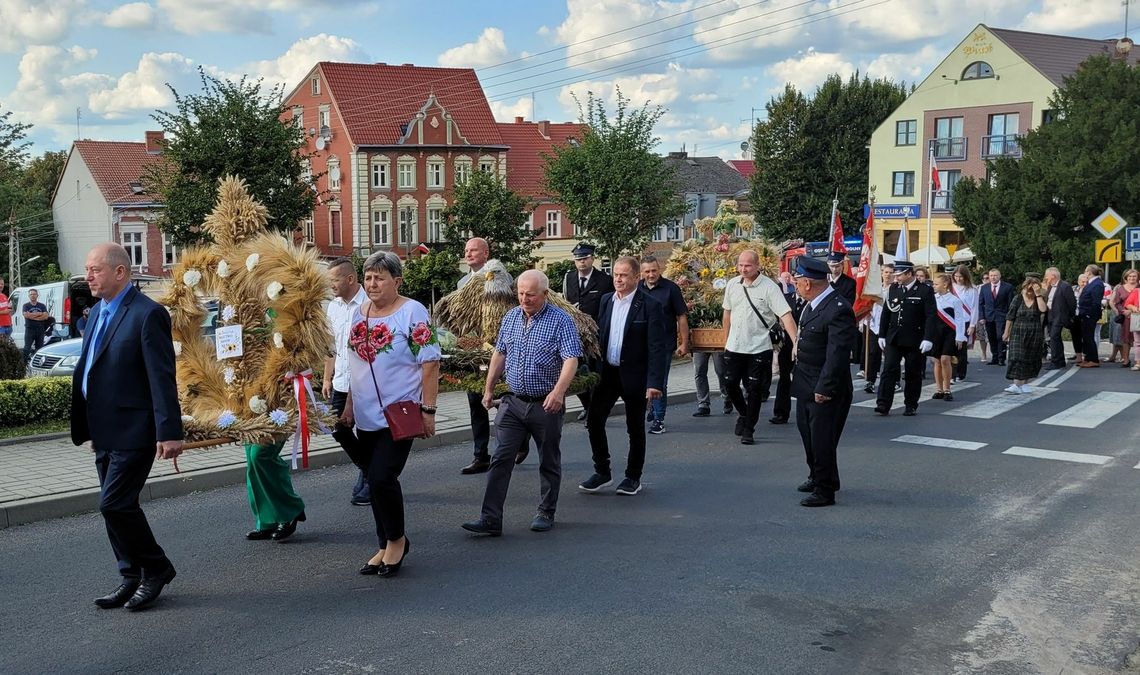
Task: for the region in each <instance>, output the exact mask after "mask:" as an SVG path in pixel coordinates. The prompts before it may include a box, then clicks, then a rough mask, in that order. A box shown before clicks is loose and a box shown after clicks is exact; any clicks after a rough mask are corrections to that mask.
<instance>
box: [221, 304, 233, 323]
mask: <svg viewBox="0 0 1140 675" xmlns="http://www.w3.org/2000/svg"><path fill="white" fill-rule="evenodd" d="M236 315H237V310H236V309H234V306H233V305H226V306H225V307H223V308H222V321H226V322H230V321H233V320H234V316H236Z"/></svg>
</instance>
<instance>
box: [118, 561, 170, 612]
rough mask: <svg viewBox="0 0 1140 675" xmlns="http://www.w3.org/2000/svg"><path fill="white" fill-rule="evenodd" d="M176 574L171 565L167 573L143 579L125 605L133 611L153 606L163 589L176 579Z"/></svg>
mask: <svg viewBox="0 0 1140 675" xmlns="http://www.w3.org/2000/svg"><path fill="white" fill-rule="evenodd" d="M175 574H176V573H175V571H174V567H171V568H170V569H169V570H167V572H166V573H165V574H161V575H159V576H157V577H154V578H153V579H143V580H142V583H140V584H139V587H138V590H136V591H135V594H134V595H132V596H131V599H130V600H127V604H126V605H124V607H126V608H127V609H129V610H130V611H132V612H137V611H138V610H140V609H146V608H147V607H149V606H151V605H152V604H153V603H154V601H155V600H158V596H159V595H160V594H161V593H162V589H163V588H164V587H165V586H166V585H167V584H169V583H170V582H171V581H174V575H175Z"/></svg>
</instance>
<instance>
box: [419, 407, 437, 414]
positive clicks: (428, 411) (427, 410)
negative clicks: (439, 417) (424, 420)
mask: <svg viewBox="0 0 1140 675" xmlns="http://www.w3.org/2000/svg"><path fill="white" fill-rule="evenodd" d="M435 410H436V408H435V406H434V405H420V412H422V413H426V414H428V415H434V414H435Z"/></svg>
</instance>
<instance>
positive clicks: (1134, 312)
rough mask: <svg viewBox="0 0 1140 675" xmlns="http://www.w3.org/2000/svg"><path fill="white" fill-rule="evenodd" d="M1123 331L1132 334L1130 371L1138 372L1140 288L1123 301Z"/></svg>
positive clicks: (1139, 366) (1135, 289) (1139, 360)
mask: <svg viewBox="0 0 1140 675" xmlns="http://www.w3.org/2000/svg"><path fill="white" fill-rule="evenodd" d="M1124 316H1125V318H1124V329H1125V330H1127V331H1129V332H1131V333H1132V370H1140V319H1138V318H1137V317H1140V287H1137V288H1134V289H1132V293H1130V294H1129V295H1128V297H1127V298H1125V300H1124Z"/></svg>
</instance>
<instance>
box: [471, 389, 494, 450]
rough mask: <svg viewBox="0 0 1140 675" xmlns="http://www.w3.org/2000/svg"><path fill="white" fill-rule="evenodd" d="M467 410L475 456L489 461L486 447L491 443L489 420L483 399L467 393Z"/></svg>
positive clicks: (478, 395) (477, 395)
mask: <svg viewBox="0 0 1140 675" xmlns="http://www.w3.org/2000/svg"><path fill="white" fill-rule="evenodd" d="M467 409H468V410H469V411H471V443H472V445H474V449H475V456H476V457H478V458H482V459H490V458H491V454H490V452H489V451H488V450H487V446H488V444H489V443H490V442H491V418H490V417H489V416H488V414H487V409H486V408H484V407H483V397H482V396H481V395H480V394H472V393H471V392H467Z"/></svg>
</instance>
